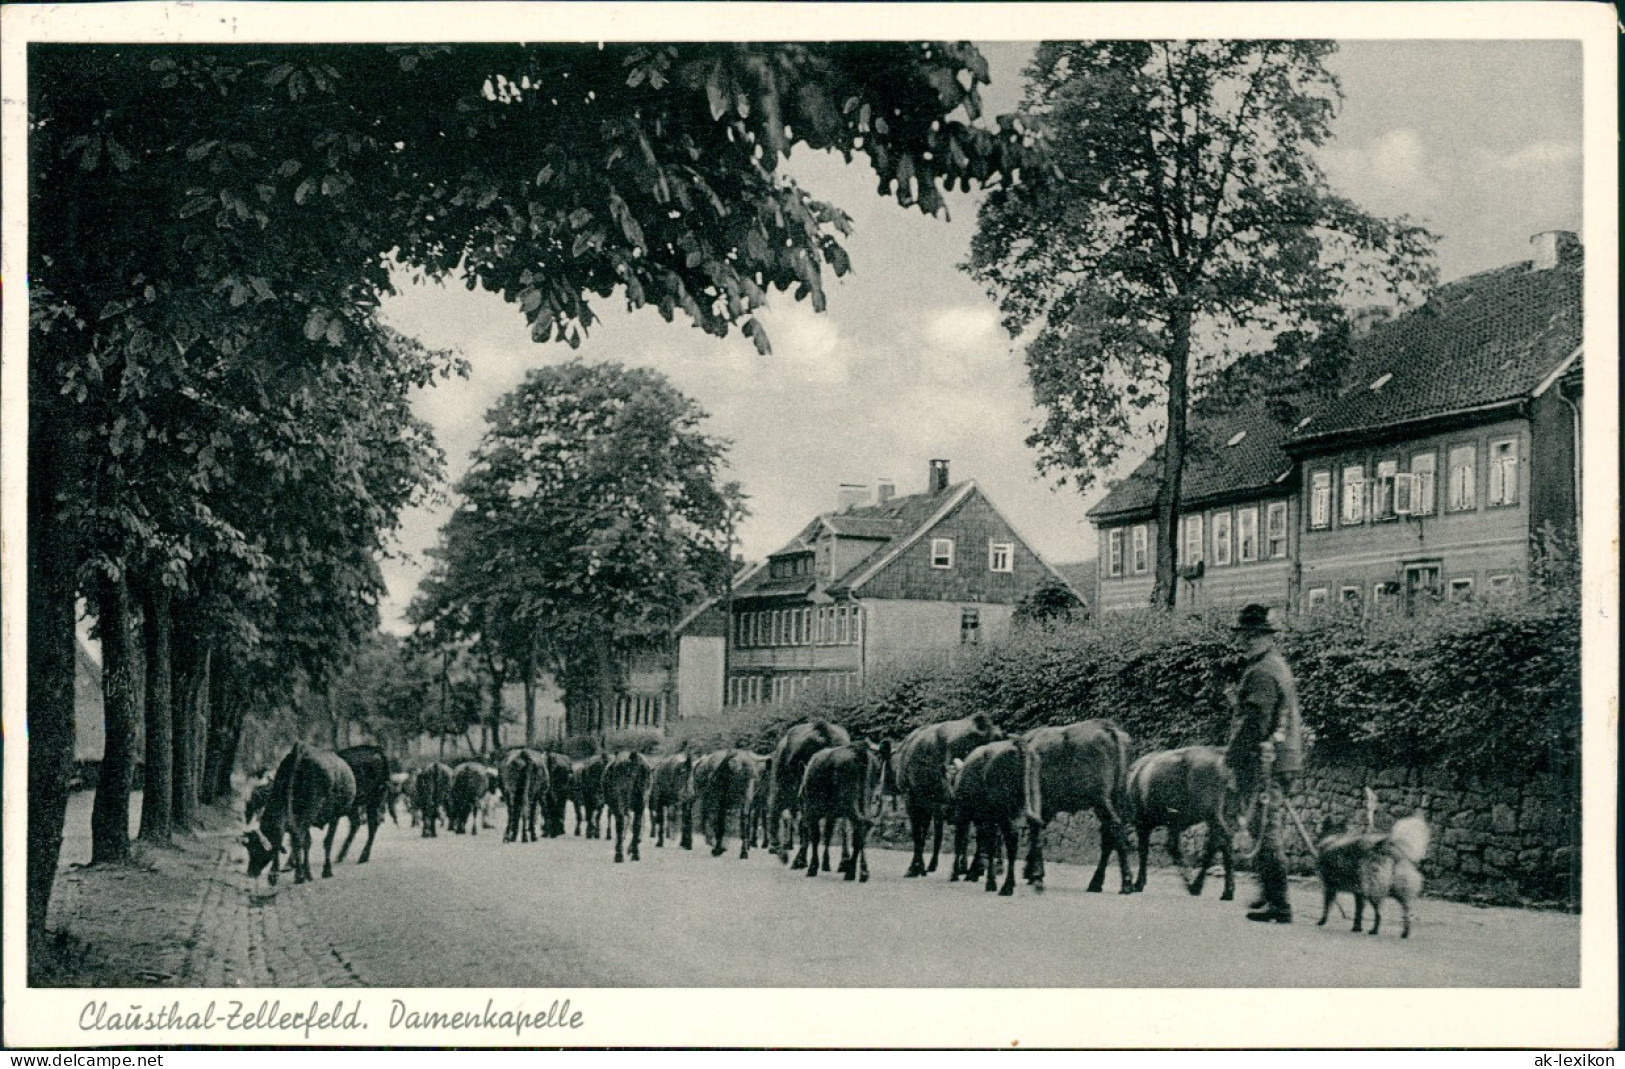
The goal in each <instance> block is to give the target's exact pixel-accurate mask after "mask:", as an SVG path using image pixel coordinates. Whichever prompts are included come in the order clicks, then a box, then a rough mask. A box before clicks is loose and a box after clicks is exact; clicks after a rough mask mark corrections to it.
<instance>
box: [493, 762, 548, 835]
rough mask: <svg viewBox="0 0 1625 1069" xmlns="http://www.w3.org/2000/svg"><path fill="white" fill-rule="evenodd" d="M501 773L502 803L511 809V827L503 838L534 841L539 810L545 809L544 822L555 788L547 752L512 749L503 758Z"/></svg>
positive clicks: (509, 819) (508, 827)
mask: <svg viewBox="0 0 1625 1069" xmlns="http://www.w3.org/2000/svg"><path fill="white" fill-rule="evenodd" d="M499 776H500V779H501V784H502V804H503V805H504V806H506V807H507V810H508V826H507V828H506V829H505V830H504V831H503V833H502V841H503V842H505V843H511V842H515V841H518V842H523V843H533V842H535V841H536V811H537V810H538V809H542V810H544V813H543V823H544V825H545V823H546V813H545V809H546V805H547V796H548V794H549V793H550V791H551V790H552V785H551V782H550V780H549V773H548V761H547V755H546V754H543V753H538V752H537V751H535V750H530V749H524V748H520V749H517V750H510V751H508V753H507V754H506V755H505V756H504V757H503V758H502V767H501V769H500V772H499Z"/></svg>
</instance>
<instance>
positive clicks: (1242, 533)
mask: <svg viewBox="0 0 1625 1069" xmlns="http://www.w3.org/2000/svg"><path fill="white" fill-rule="evenodd" d="M1236 559H1237V560H1238V561H1254V560H1257V559H1258V509H1256V508H1250V509H1237V510H1236Z"/></svg>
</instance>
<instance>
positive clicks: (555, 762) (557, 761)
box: [542, 750, 575, 839]
mask: <svg viewBox="0 0 1625 1069" xmlns="http://www.w3.org/2000/svg"><path fill="white" fill-rule="evenodd" d="M547 786H548V791H547V805H546V809H545V812H544V814H543V817H544V819H543V821H542V834H543V835H545V836H547V837H548V838H550V839H556V838H558V837H560V836H562V835H563V834H564V809H565V806H566V805H568V804H569V801H570V798H571V796H572V794H573V793H574V791H575V779H574V774H573V772H572V767H571V764H570V759H569V758H568V757H566V756H565V755H564V754H561V753H554V752H553V751H552V750H549V751H547Z"/></svg>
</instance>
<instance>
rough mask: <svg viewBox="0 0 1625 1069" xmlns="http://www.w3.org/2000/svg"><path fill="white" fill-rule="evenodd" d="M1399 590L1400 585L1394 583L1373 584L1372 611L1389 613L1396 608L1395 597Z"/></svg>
mask: <svg viewBox="0 0 1625 1069" xmlns="http://www.w3.org/2000/svg"><path fill="white" fill-rule="evenodd" d="M1398 590H1399V584H1398V583H1394V582H1386V583H1373V584H1371V611H1372V612H1387V611H1388V610H1389V609H1392V608H1393V606H1394V595H1395V594H1396V593H1397V592H1398Z"/></svg>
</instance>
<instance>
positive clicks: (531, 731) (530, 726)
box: [520, 641, 536, 746]
mask: <svg viewBox="0 0 1625 1069" xmlns="http://www.w3.org/2000/svg"><path fill="white" fill-rule="evenodd" d="M520 671H521V672H523V673H524V677H525V680H524V682H525V740H524V745H526V746H529V745H530V744H531V743H533V742H535V741H536V644H535V642H534V641H533V642H531V644H530V648H528V649H527V650H526V651H525V661H524V663H523V664H522V665H520Z"/></svg>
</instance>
